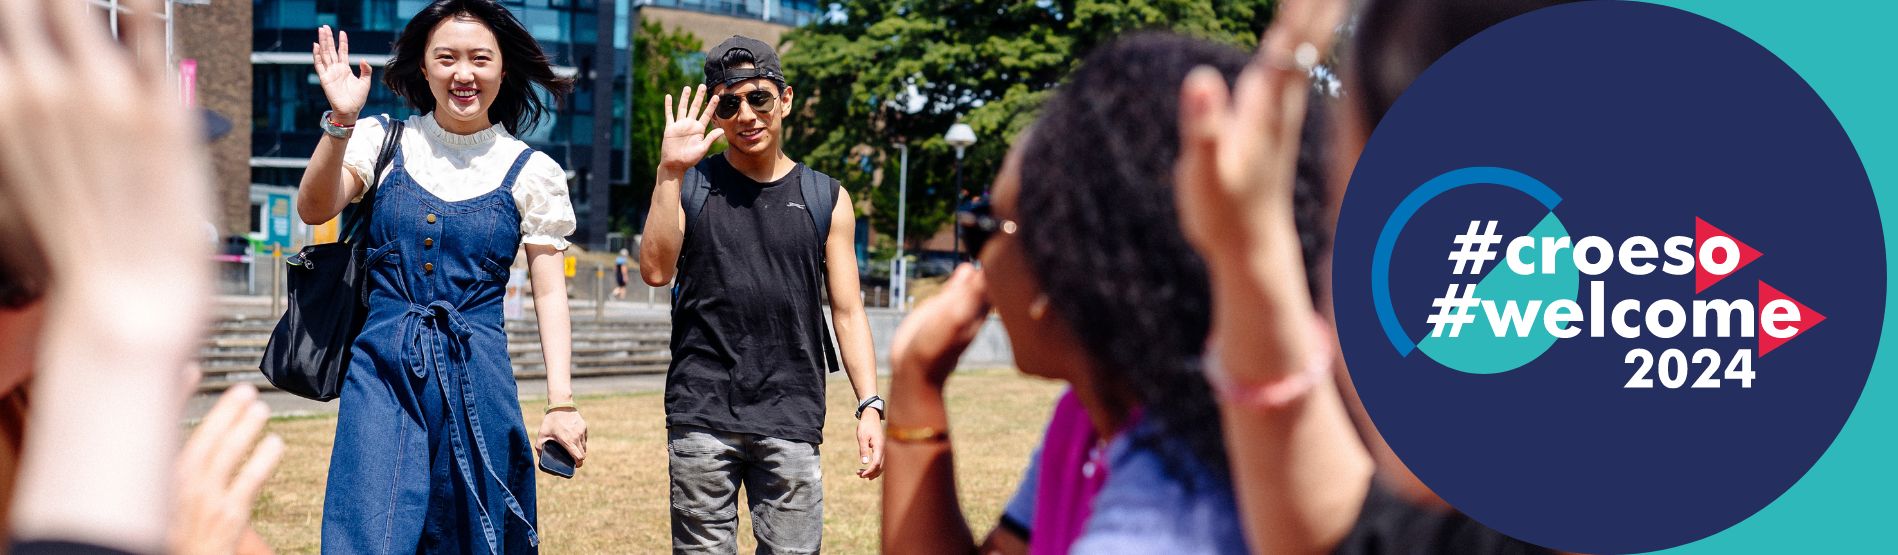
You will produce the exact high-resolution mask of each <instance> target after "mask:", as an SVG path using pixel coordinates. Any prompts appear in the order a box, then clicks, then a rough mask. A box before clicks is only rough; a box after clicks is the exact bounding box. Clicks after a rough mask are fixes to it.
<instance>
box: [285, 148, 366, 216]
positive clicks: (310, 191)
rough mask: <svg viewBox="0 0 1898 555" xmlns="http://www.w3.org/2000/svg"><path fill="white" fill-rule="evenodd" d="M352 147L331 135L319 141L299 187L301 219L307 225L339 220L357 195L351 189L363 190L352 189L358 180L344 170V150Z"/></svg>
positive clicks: (298, 212)
mask: <svg viewBox="0 0 1898 555" xmlns="http://www.w3.org/2000/svg"><path fill="white" fill-rule="evenodd" d="M348 146H349V139H338V138H336V137H333V136H330V135H328V134H325V135H323V138H322V139H320V140H318V141H317V142H316V151H315V152H312V153H310V165H308V166H305V167H304V168H303V180H302V181H301V182H300V183H299V184H298V185H297V217H298V218H301V219H302V220H303V223H306V224H309V225H317V224H321V223H323V222H327V221H329V220H330V218H335V217H336V215H337V214H340V213H342V211H343V208H344V207H346V206H349V200H350V199H351V198H353V197H354V196H355V195H354V194H353V193H354V192H353V191H351V190H349V189H356V188H359V187H352V186H351V185H355V183H356V181H358V180H356V179H353V178H348V177H346V176H345V174H344V171H343V151H344V150H345V149H347V148H348Z"/></svg>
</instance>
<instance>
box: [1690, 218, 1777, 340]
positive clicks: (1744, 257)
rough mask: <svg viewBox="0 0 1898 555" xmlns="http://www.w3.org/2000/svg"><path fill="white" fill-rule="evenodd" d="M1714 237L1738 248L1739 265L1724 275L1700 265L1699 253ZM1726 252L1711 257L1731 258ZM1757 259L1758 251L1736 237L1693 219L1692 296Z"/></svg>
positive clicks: (1700, 220) (1758, 256)
mask: <svg viewBox="0 0 1898 555" xmlns="http://www.w3.org/2000/svg"><path fill="white" fill-rule="evenodd" d="M1715 237H1725V238H1727V239H1728V240H1731V241H1733V244H1734V245H1737V246H1739V247H1740V263H1739V264H1738V265H1735V266H1734V267H1733V270H1731V271H1729V272H1727V273H1725V274H1720V275H1715V274H1713V273H1711V272H1708V271H1707V268H1706V265H1705V264H1701V263H1700V253H1701V252H1703V251H1705V250H1706V248H1707V240H1709V239H1712V238H1715ZM1727 252H1728V251H1725V250H1722V251H1720V252H1719V253H1717V254H1715V255H1713V256H1732V255H1730V254H1727ZM1759 258H1760V251H1757V250H1754V249H1753V247H1750V246H1747V244H1746V243H1743V242H1741V241H1740V239H1739V238H1738V237H1734V236H1732V235H1729V234H1727V232H1725V231H1720V228H1717V227H1714V226H1713V224H1710V223H1707V220H1703V219H1700V218H1698V217H1696V218H1694V294H1696V295H1698V294H1700V292H1702V291H1706V290H1707V288H1708V287H1713V284H1715V283H1719V282H1720V280H1723V279H1726V278H1727V276H1730V275H1733V274H1735V273H1737V272H1739V271H1740V269H1741V268H1745V267H1746V265H1748V264H1752V263H1753V261H1754V260H1759ZM1720 262H1726V260H1725V259H1721V260H1720ZM1762 354H1764V353H1762Z"/></svg>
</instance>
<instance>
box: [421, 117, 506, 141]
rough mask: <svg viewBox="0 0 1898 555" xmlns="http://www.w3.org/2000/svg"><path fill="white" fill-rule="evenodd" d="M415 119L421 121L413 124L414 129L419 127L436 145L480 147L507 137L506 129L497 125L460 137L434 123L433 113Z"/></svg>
mask: <svg viewBox="0 0 1898 555" xmlns="http://www.w3.org/2000/svg"><path fill="white" fill-rule="evenodd" d="M417 118H418V119H420V120H422V121H420V122H417V123H416V124H415V125H416V127H420V128H421V129H422V132H424V133H427V134H428V136H429V138H432V139H434V140H435V141H436V142H438V143H441V144H445V145H448V146H451V147H456V148H468V147H476V146H481V145H485V144H488V143H492V142H494V140H495V139H496V138H499V137H506V136H509V135H508V133H507V128H505V127H502V126H501V124H498V123H497V124H494V125H493V126H490V127H488V128H487V129H483V130H480V131H477V132H475V133H474V134H472V135H462V134H459V133H455V132H452V131H449V130H447V129H443V128H442V125H441V123H439V122H436V121H435V114H433V113H428V114H422V115H421V116H417Z"/></svg>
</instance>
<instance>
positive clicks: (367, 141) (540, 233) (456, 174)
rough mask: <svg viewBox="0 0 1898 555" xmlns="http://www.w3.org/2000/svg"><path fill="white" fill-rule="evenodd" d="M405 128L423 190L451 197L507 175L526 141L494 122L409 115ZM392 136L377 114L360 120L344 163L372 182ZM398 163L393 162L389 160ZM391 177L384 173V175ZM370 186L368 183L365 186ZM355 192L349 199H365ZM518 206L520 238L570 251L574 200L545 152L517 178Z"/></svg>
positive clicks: (407, 154)
mask: <svg viewBox="0 0 1898 555" xmlns="http://www.w3.org/2000/svg"><path fill="white" fill-rule="evenodd" d="M407 127H408V128H407V129H406V130H404V131H403V132H402V163H403V168H404V169H406V170H408V173H409V177H412V178H414V179H415V182H416V183H417V184H420V185H421V186H422V188H423V189H424V190H427V191H428V192H429V193H432V194H434V195H435V196H438V197H441V198H442V200H446V201H449V202H454V201H459V200H467V199H471V198H475V197H478V196H481V195H484V194H487V193H488V192H489V191H493V190H494V189H495V188H496V187H500V186H501V180H503V179H506V178H507V171H508V170H509V169H510V168H512V167H513V166H514V159H515V158H518V157H520V155H521V151H522V150H525V149H526V148H527V143H524V142H521V140H520V139H516V138H514V136H513V135H511V134H509V133H508V132H507V129H505V128H503V127H502V126H500V125H495V126H493V127H489V128H487V129H485V130H482V131H481V132H479V133H475V134H473V135H458V134H455V133H451V132H449V131H448V130H446V129H442V127H441V124H438V123H436V122H435V118H434V117H432V116H429V115H419V116H410V117H409V119H408V122H407ZM386 136H388V131H387V130H386V129H384V128H383V126H382V122H381V121H379V120H378V119H377V118H373V117H363V118H360V119H357V120H356V131H355V133H354V134H353V135H351V136H350V139H349V145H348V146H347V147H346V148H345V149H344V150H343V165H344V166H345V167H348V168H349V169H350V171H353V172H355V173H356V177H357V178H359V179H361V180H362V182H363V183H369V186H370V187H373V186H376V185H377V184H374V183H370V181H371V180H373V178H374V176H375V171H376V155H377V154H379V153H380V151H381V149H382V140H383V138H384V137H386ZM390 167H391V168H393V167H394V165H393V164H391V165H390ZM384 177H385V178H386V177H387V176H386V175H385V176H384ZM364 191H365V192H367V191H368V189H367V188H365V189H364ZM361 200H362V197H361V196H357V197H356V198H355V199H353V200H351V201H350V202H357V201H361ZM514 205H515V206H517V207H519V208H520V211H521V242H523V243H532V244H536V245H549V246H552V247H554V248H556V249H560V250H566V249H567V245H568V244H569V243H568V242H567V239H566V237H567V235H570V234H572V233H573V230H574V226H575V223H576V222H575V218H574V215H573V201H572V200H571V199H569V198H568V197H567V172H566V170H563V169H561V168H560V163H559V162H555V161H554V159H553V158H550V157H548V156H547V153H544V152H535V153H534V155H533V156H531V157H529V158H528V159H527V165H526V166H525V167H522V168H521V174H520V176H518V177H516V178H515V180H514Z"/></svg>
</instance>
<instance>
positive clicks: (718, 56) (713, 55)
mask: <svg viewBox="0 0 1898 555" xmlns="http://www.w3.org/2000/svg"><path fill="white" fill-rule="evenodd" d="M734 50H743V51H746V52H749V53H751V59H753V60H756V61H755V62H754V63H753V64H751V65H752V67H745V68H729V67H725V55H726V54H730V53H731V52H732V51H734ZM758 78H764V79H770V80H771V81H772V82H775V83H777V84H778V86H780V87H782V86H784V66H783V65H782V64H780V63H779V62H778V52H777V50H774V49H772V48H771V45H769V44H765V43H764V41H761V40H758V39H754V38H751V37H747V36H744V35H732V36H731V38H728V39H725V41H724V42H720V43H718V46H714V47H712V51H711V52H709V53H707V54H706V56H705V86H707V87H718V86H719V85H726V86H730V85H734V84H737V83H738V82H740V81H744V80H747V79H758Z"/></svg>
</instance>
